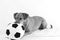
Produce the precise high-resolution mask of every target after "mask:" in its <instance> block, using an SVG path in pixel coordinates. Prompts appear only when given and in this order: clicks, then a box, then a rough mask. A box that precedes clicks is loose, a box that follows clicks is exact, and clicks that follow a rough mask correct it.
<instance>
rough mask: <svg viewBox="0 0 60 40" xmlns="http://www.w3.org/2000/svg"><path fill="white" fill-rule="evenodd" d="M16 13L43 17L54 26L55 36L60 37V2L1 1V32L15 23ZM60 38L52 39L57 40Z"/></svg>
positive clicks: (37, 0)
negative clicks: (14, 16) (14, 15)
mask: <svg viewBox="0 0 60 40" xmlns="http://www.w3.org/2000/svg"><path fill="white" fill-rule="evenodd" d="M15 12H26V13H28V14H29V15H30V16H42V17H43V18H45V19H46V20H47V22H48V23H49V24H52V25H53V28H54V32H55V33H54V35H56V36H57V35H60V0H0V32H1V30H2V29H3V28H6V25H7V24H8V23H10V22H13V21H14V18H13V14H14V13H15ZM59 37H60V36H59ZM59 37H58V36H57V37H56V38H54V37H53V38H50V39H54V40H57V39H58V38H59ZM32 39H34V40H35V38H32ZM32 39H31V40H32ZM38 39H39V38H38ZM42 39H43V38H41V40H42ZM36 40H37V38H36ZM46 40H47V39H46Z"/></svg>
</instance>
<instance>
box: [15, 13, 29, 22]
mask: <svg viewBox="0 0 60 40" xmlns="http://www.w3.org/2000/svg"><path fill="white" fill-rule="evenodd" d="M28 17H29V15H28V14H27V13H14V19H15V20H16V22H21V21H24V20H26V19H27V18H28Z"/></svg>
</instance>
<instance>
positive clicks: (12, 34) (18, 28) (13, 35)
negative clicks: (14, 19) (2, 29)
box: [6, 23, 25, 39]
mask: <svg viewBox="0 0 60 40" xmlns="http://www.w3.org/2000/svg"><path fill="white" fill-rule="evenodd" d="M24 33H25V31H24V28H23V24H22V23H20V24H17V23H10V24H8V26H7V28H6V35H7V38H9V39H20V38H22V37H23V35H24Z"/></svg>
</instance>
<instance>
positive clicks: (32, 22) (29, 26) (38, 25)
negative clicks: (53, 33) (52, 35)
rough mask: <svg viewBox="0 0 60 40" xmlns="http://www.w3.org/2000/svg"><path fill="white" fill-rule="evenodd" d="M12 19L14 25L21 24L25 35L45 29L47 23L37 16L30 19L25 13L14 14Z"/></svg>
mask: <svg viewBox="0 0 60 40" xmlns="http://www.w3.org/2000/svg"><path fill="white" fill-rule="evenodd" d="M14 19H15V20H16V21H15V23H20V22H23V24H24V28H25V33H26V34H25V35H27V34H31V33H32V32H34V31H36V30H42V29H45V28H46V27H47V22H46V20H45V19H44V18H42V17H39V16H33V17H30V16H29V15H28V14H27V13H15V14H14Z"/></svg>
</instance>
